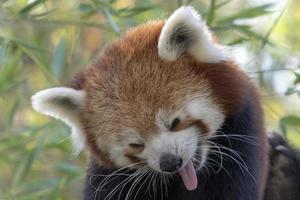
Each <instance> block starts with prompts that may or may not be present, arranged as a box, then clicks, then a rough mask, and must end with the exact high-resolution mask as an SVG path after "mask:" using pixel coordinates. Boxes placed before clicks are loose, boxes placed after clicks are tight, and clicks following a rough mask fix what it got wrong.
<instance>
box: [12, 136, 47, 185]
mask: <svg viewBox="0 0 300 200" xmlns="http://www.w3.org/2000/svg"><path fill="white" fill-rule="evenodd" d="M45 139H46V136H42V137H40V139H39V140H38V141H37V143H36V146H35V148H34V149H32V150H31V151H30V152H29V153H28V156H27V158H26V160H24V161H22V162H20V164H19V165H18V166H17V169H16V171H15V173H14V176H13V179H12V186H13V187H15V186H17V185H19V184H20V183H22V182H23V181H24V180H25V178H26V177H27V175H28V174H29V172H30V170H31V167H32V165H33V162H34V161H35V160H36V159H37V157H38V156H39V154H40V153H41V151H42V148H43V144H44V141H45Z"/></svg>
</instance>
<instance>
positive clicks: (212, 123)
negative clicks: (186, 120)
mask: <svg viewBox="0 0 300 200" xmlns="http://www.w3.org/2000/svg"><path fill="white" fill-rule="evenodd" d="M185 109H186V111H187V113H188V115H189V116H191V117H192V118H193V119H200V120H202V121H203V122H204V123H206V124H207V125H208V127H209V130H210V131H212V132H214V131H216V130H217V129H218V128H220V125H221V124H222V123H223V121H224V118H225V116H224V114H223V113H222V111H221V110H220V108H219V107H218V106H217V105H216V104H215V103H214V102H213V101H212V100H210V99H195V100H192V101H189V102H188V103H186V105H185Z"/></svg>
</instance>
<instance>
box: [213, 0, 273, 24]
mask: <svg viewBox="0 0 300 200" xmlns="http://www.w3.org/2000/svg"><path fill="white" fill-rule="evenodd" d="M273 5H274V4H273V3H267V4H263V5H261V6H256V7H252V8H246V9H242V10H240V11H238V12H236V13H234V14H231V15H229V16H227V17H223V18H222V19H220V20H219V21H218V23H219V24H226V23H231V22H233V21H234V20H237V19H249V18H255V17H259V16H262V15H266V14H270V13H271V11H270V10H269V9H270V8H271V7H272V6H273Z"/></svg>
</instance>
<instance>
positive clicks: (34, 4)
mask: <svg viewBox="0 0 300 200" xmlns="http://www.w3.org/2000/svg"><path fill="white" fill-rule="evenodd" d="M45 1H46V0H35V1H33V2H32V3H30V4H28V5H27V6H25V7H24V8H22V9H21V10H20V11H19V14H21V15H26V14H28V13H29V12H30V11H31V10H32V9H33V8H35V7H37V6H39V5H40V4H42V3H44V2H45Z"/></svg>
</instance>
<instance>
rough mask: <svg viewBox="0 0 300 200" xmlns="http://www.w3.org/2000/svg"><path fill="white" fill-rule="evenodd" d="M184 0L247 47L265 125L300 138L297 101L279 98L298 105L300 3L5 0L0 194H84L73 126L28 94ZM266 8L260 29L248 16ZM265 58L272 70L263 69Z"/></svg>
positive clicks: (0, 26)
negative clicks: (281, 90)
mask: <svg viewBox="0 0 300 200" xmlns="http://www.w3.org/2000/svg"><path fill="white" fill-rule="evenodd" d="M183 4H191V5H193V6H195V7H196V9H197V10H199V11H200V12H201V13H202V15H203V18H205V19H206V21H207V24H208V25H209V26H210V27H211V29H212V30H213V31H214V32H215V34H216V35H217V36H218V37H219V39H220V41H221V42H222V43H224V44H227V45H237V46H239V47H243V48H244V49H246V51H247V52H251V55H253V56H254V59H253V60H254V61H253V62H251V63H250V64H249V66H248V65H247V66H246V67H245V68H246V69H247V67H248V68H250V70H249V69H248V72H249V75H250V76H251V75H253V74H254V75H253V77H254V78H255V79H256V80H258V84H259V85H260V88H262V94H266V95H262V100H263V102H264V105H265V110H266V118H267V120H266V126H267V128H268V129H270V130H271V129H272V130H273V129H275V130H280V131H281V132H283V133H284V134H286V135H287V136H288V138H290V139H291V141H292V142H293V143H295V144H297V143H298V144H299V143H300V141H299V140H300V139H299V133H298V132H299V127H300V118H299V116H297V111H299V108H295V107H292V108H290V107H289V106H291V105H295V104H294V103H293V104H290V103H285V101H288V102H290V101H291V100H286V99H288V98H289V97H290V96H292V97H293V98H292V101H293V102H295V101H296V104H297V101H298V102H299V99H298V98H299V96H300V90H299V84H300V73H299V66H296V68H289V64H287V63H286V60H288V59H289V58H290V57H289V56H290V55H294V57H293V59H294V60H296V61H297V62H298V63H299V59H298V58H299V56H297V55H299V50H300V48H299V46H300V41H299V40H300V38H299V36H298V35H297V31H296V30H295V29H294V28H296V29H297V27H300V26H299V25H300V16H299V13H300V12H299V8H300V7H299V5H300V4H299V2H298V1H292V2H291V3H290V4H287V5H286V6H284V7H281V8H280V9H277V10H276V3H265V4H259V5H257V4H256V3H253V2H252V1H246V0H236V1H234V0H210V1H204V0H203V1H192V0H189V1H183V2H182V1H172V2H171V1H162V0H161V1H158V0H157V1H154V0H145V1H134V0H127V1H121V0H119V1H118V0H107V1H105V0H78V1H70V0H61V1H55V0H31V1H27V0H1V3H0V113H1V118H0V168H1V172H0V199H18V200H27V199H28V200H29V199H30V200H32V199H49V200H50V199H80V196H81V191H82V188H83V182H84V170H85V166H86V163H87V156H86V155H85V154H84V153H82V154H81V155H79V156H78V157H75V156H74V155H73V154H72V147H71V143H70V141H69V139H68V137H69V128H68V127H66V126H65V125H64V124H62V123H61V122H59V121H56V120H52V119H48V118H46V117H44V116H41V115H40V114H38V113H35V112H34V111H33V110H32V109H31V105H30V97H31V95H32V94H34V93H35V92H36V91H38V90H41V89H44V88H48V87H53V86H58V85H62V84H63V83H64V82H65V81H66V80H68V79H69V78H70V77H71V76H72V75H73V74H74V73H75V72H76V71H79V70H80V69H81V68H83V67H84V66H86V65H87V63H88V62H89V61H90V60H91V59H92V58H93V57H94V56H95V55H96V54H97V52H99V51H100V50H101V48H102V47H103V46H104V45H105V44H107V43H108V42H110V41H111V40H112V39H114V38H116V37H118V36H119V35H120V34H122V33H124V32H125V31H126V30H127V29H128V28H130V27H132V26H135V25H137V24H140V23H143V22H146V21H147V20H151V19H164V18H165V17H166V16H167V15H168V13H170V12H172V11H173V10H174V9H175V8H177V7H179V6H181V5H183ZM297 9H298V10H297ZM289 11H293V14H290V12H289ZM297 11H298V12H297ZM297 13H298V14H297ZM266 16H269V18H268V20H265V21H264V24H263V26H262V25H260V26H259V29H258V30H257V29H255V27H256V23H252V24H251V23H249V21H248V22H247V20H252V22H253V20H254V22H255V20H256V19H258V18H264V17H266ZM270 16H271V17H270ZM290 29H294V31H289V30H290ZM298 32H299V31H298ZM272 36H276V37H274V38H272ZM289 47H291V48H289ZM266 57H269V58H270V60H271V64H270V65H269V68H268V69H264V68H262V67H261V66H263V64H264V60H265V58H266ZM281 71H287V72H288V74H287V75H285V76H287V77H288V78H289V79H292V80H293V82H291V83H290V84H289V88H288V89H287V90H286V91H285V95H287V96H286V97H284V96H282V95H280V94H278V93H277V91H276V88H275V87H274V76H275V75H274V73H276V72H281ZM297 95H298V96H297ZM295 97H296V98H295ZM298 105H299V104H298Z"/></svg>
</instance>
